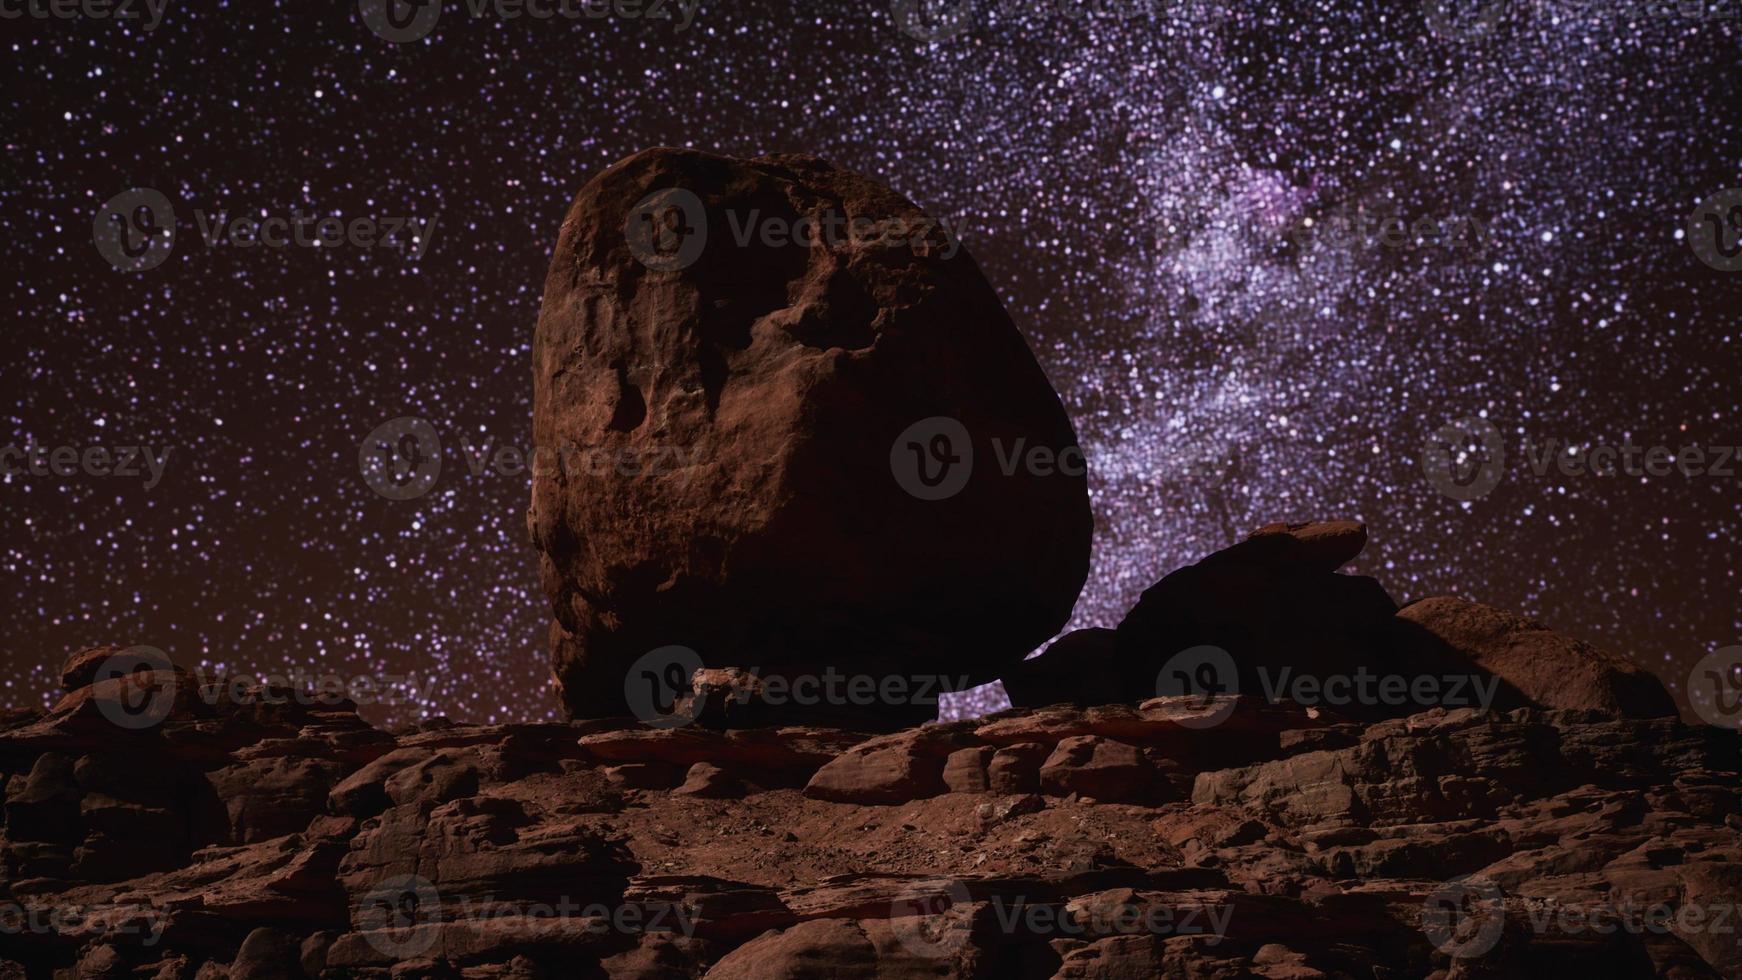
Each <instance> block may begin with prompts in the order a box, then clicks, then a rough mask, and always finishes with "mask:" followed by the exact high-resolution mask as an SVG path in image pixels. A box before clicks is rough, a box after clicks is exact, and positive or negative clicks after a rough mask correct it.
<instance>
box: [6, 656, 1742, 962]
mask: <svg viewBox="0 0 1742 980" xmlns="http://www.w3.org/2000/svg"><path fill="white" fill-rule="evenodd" d="M93 696H94V695H92V694H91V693H90V692H88V691H86V690H85V689H83V688H80V689H78V690H75V691H73V692H69V695H68V699H67V701H66V703H65V704H64V705H63V706H62V707H61V708H58V709H56V710H55V711H54V712H51V713H49V714H48V715H46V716H43V717H41V718H37V719H35V720H33V721H31V722H29V723H26V724H23V725H18V726H13V727H10V728H8V729H5V730H3V731H0V787H3V789H4V799H5V806H4V807H3V808H0V870H3V871H4V872H5V873H4V874H0V909H3V910H4V911H5V916H6V918H5V919H4V922H5V924H7V925H8V926H9V928H7V929H0V977H12V976H18V977H24V976H32V977H34V976H60V975H66V976H93V977H110V976H114V977H122V976H133V977H140V976H149V977H158V978H165V980H183V978H218V977H224V976H229V977H283V978H308V980H348V978H368V980H376V978H380V980H386V978H390V977H401V978H403V977H476V978H509V977H513V978H528V980H533V978H557V977H573V976H584V977H595V976H603V977H734V976H756V977H761V976H788V975H831V976H859V975H863V976H913V977H956V978H987V980H990V978H1002V977H1011V976H1033V977H1053V978H1057V980H1066V978H1080V977H1096V978H1100V977H1107V978H1111V977H1126V976H1133V977H1137V976H1141V977H1147V976H1157V975H1159V976H1187V977H1228V978H1236V977H1254V976H1256V977H1270V978H1311V977H1338V976H1360V977H1431V978H1436V980H1450V978H1453V977H1462V976H1503V977H1511V976H1520V977H1522V976H1550V975H1553V976H1559V975H1590V976H1616V977H1658V978H1663V980H1671V978H1674V980H1688V978H1727V977H1734V976H1739V975H1742V946H1738V945H1737V943H1736V933H1735V932H1734V931H1733V930H1734V915H1735V911H1734V910H1735V908H1736V906H1737V904H1738V903H1742V736H1739V735H1738V734H1737V733H1735V732H1729V731H1722V730H1719V729H1716V728H1706V727H1696V726H1688V725H1684V724H1681V723H1680V722H1679V721H1677V720H1676V719H1673V718H1667V717H1665V718H1643V719H1642V718H1628V717H1620V716H1618V714H1617V713H1615V712H1601V711H1594V710H1559V711H1544V710H1541V709H1538V708H1521V709H1516V710H1511V711H1477V710H1472V709H1461V710H1447V709H1445V708H1435V709H1432V710H1428V711H1423V712H1419V713H1416V714H1412V715H1409V716H1407V717H1401V718H1390V719H1384V720H1379V721H1375V722H1372V723H1361V722H1353V721H1349V720H1347V719H1346V718H1344V717H1341V716H1337V715H1333V714H1331V713H1329V712H1325V711H1322V710H1318V709H1309V708H1306V707H1303V706H1301V705H1299V704H1294V703H1292V702H1280V703H1272V702H1268V701H1266V700H1264V699H1261V698H1256V697H1253V696H1251V695H1243V696H1241V697H1238V698H1232V699H1229V701H1228V703H1227V704H1225V705H1218V704H1204V703H1202V700H1201V699H1198V698H1191V697H1181V698H1169V699H1155V700H1152V701H1149V702H1146V703H1145V704H1142V705H1139V706H1131V705H1124V704H1111V705H1095V706H1088V707H1078V706H1073V705H1056V706H1051V707H1047V708H1041V709H1014V710H1011V711H1006V712H1001V713H999V714H997V715H993V716H989V717H986V718H980V719H973V720H966V721H957V722H950V723H947V724H932V725H925V726H921V727H918V728H915V729H911V730H907V731H901V732H896V733H893V734H884V735H868V734H865V733H855V732H850V731H841V730H833V729H826V728H815V727H800V726H791V727H784V728H771V729H756V730H741V731H718V730H711V729H706V728H699V727H691V728H685V729H677V730H657V729H650V728H647V727H643V726H641V725H639V724H637V723H635V722H633V721H632V720H628V719H619V720H610V721H592V722H587V723H584V724H579V723H577V724H570V725H512V726H474V725H458V724H453V723H431V724H429V725H427V726H425V727H424V728H422V729H421V730H410V731H405V732H401V733H399V734H397V735H391V736H390V735H388V734H386V733H383V732H378V731H374V730H372V729H369V728H368V727H367V726H365V725H363V724H362V723H361V722H360V721H359V720H358V719H357V718H356V716H355V714H354V713H352V712H351V711H350V710H349V709H348V708H347V707H346V706H335V707H323V708H321V709H319V710H296V711H292V712H291V713H289V714H278V715H273V716H267V717H265V718H262V717H261V716H258V715H256V714H254V713H252V712H249V711H246V710H241V709H238V708H236V707H234V706H230V705H228V704H225V703H219V704H216V705H211V706H205V705H204V703H203V702H201V704H202V707H205V708H206V709H207V710H206V711H205V712H204V713H201V714H198V715H192V716H182V715H180V714H177V713H175V712H172V713H170V714H169V715H168V716H167V717H166V718H165V719H164V720H163V721H162V722H161V723H160V724H159V725H158V726H156V727H154V728H151V729H127V730H123V729H119V728H116V727H115V726H114V725H112V724H109V727H108V728H107V729H103V728H98V727H94V725H93V719H92V718H91V717H90V714H91V712H90V710H89V708H88V705H89V704H90V703H91V699H92V697H93ZM95 696H96V697H101V696H102V695H95ZM104 724H108V723H107V722H104ZM656 775H657V776H658V778H654V777H655V776H656ZM323 786H325V787H327V789H326V792H325V794H324V798H323V794H322V792H321V789H322V787H323ZM1466 875H1470V876H1474V878H1473V879H1472V880H1474V881H1477V882H1480V888H1481V889H1482V891H1481V892H1480V893H1479V894H1478V895H1477V896H1476V898H1478V899H1479V900H1480V901H1479V902H1478V903H1477V904H1476V905H1475V906H1474V908H1475V909H1476V912H1477V914H1475V915H1472V916H1468V917H1467V918H1465V919H1462V920H1460V921H1461V922H1462V923H1463V926H1464V928H1462V929H1461V930H1460V929H1453V930H1452V931H1451V933H1449V934H1448V933H1447V932H1446V931H1445V930H1442V929H1438V927H1436V926H1435V925H1434V924H1433V922H1434V920H1433V915H1435V914H1437V911H1436V910H1440V909H1443V908H1446V907H1448V906H1452V905H1454V904H1456V903H1455V902H1454V901H1453V899H1455V898H1457V897H1458V896H1459V895H1460V894H1461V893H1459V892H1458V891H1456V886H1455V885H1454V884H1453V881H1452V879H1454V878H1459V877H1462V876H1466ZM56 911H58V912H59V913H60V914H59V915H51V912H56ZM69 911H70V912H72V913H75V914H70V915H69V914H66V913H67V912H69ZM1490 921H1491V922H1493V923H1494V924H1495V928H1493V929H1492V930H1490V929H1488V928H1487V927H1486V926H1484V923H1486V922H1490ZM19 922H34V923H38V925H37V926H35V927H31V928H24V929H13V928H10V926H11V925H15V924H17V923H19ZM1453 940H1456V941H1453Z"/></svg>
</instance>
